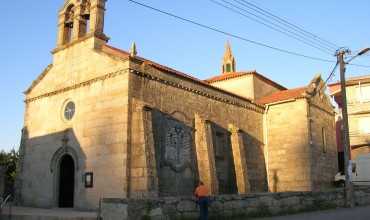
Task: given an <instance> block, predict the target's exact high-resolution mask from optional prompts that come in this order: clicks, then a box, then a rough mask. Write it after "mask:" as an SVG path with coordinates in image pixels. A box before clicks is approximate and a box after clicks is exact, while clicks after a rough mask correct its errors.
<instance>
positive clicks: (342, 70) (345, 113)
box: [336, 49, 354, 208]
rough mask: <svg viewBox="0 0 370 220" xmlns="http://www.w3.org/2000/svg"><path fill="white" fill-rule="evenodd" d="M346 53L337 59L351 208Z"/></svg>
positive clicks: (346, 199) (347, 186)
mask: <svg viewBox="0 0 370 220" xmlns="http://www.w3.org/2000/svg"><path fill="white" fill-rule="evenodd" d="M346 53H349V50H347V49H342V50H338V52H337V54H336V55H337V59H338V63H339V65H340V85H341V95H342V119H343V121H342V123H343V132H342V135H343V137H342V140H343V145H344V146H343V147H344V172H345V175H346V182H345V205H346V207H350V208H352V207H353V206H354V202H353V186H352V181H350V178H351V177H350V175H351V174H352V173H350V172H352V171H350V170H348V167H349V158H350V154H351V144H350V139H349V130H348V127H349V126H348V110H347V92H346V77H345V73H346V62H345V60H344V56H345V55H346Z"/></svg>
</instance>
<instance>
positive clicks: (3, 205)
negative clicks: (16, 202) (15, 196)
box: [0, 195, 13, 220]
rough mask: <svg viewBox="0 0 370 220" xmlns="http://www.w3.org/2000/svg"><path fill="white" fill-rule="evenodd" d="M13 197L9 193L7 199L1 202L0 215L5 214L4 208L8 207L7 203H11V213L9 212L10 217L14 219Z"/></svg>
mask: <svg viewBox="0 0 370 220" xmlns="http://www.w3.org/2000/svg"><path fill="white" fill-rule="evenodd" d="M11 198H12V195H8V196H7V197H5V199H4V200H3V201H1V204H0V217H1V215H2V214H3V210H4V208H5V207H6V205H7V204H9V213H8V219H9V220H11V219H12V206H13V204H12V202H11V201H10V199H11Z"/></svg>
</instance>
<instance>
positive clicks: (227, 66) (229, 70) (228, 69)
mask: <svg viewBox="0 0 370 220" xmlns="http://www.w3.org/2000/svg"><path fill="white" fill-rule="evenodd" d="M226 72H228V73H229V72H231V64H230V63H228V64H226Z"/></svg>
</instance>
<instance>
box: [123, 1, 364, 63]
mask: <svg viewBox="0 0 370 220" xmlns="http://www.w3.org/2000/svg"><path fill="white" fill-rule="evenodd" d="M128 1H129V2H131V3H134V4H136V5H139V6H142V7H144V8H147V9H151V10H153V11H156V12H159V13H161V14H164V15H167V16H170V17H173V18H176V19H178V20H181V21H183V22H187V23H190V24H193V25H196V26H198V27H201V28H203V29H207V30H211V31H213V32H217V33H219V34H223V35H226V36H229V37H232V38H235V39H239V40H241V41H245V42H248V43H251V44H254V45H257V46H260V47H265V48H269V49H272V50H275V51H278V52H281V53H285V54H289V55H293V56H298V57H303V58H307V59H311V60H315V61H320V62H326V63H334V62H336V61H335V60H329V59H324V58H320V57H315V56H310V55H305V54H303V53H299V52H295V51H291V50H287V49H283V48H279V47H274V46H271V45H268V44H265V43H262V42H259V41H254V40H250V39H247V38H245V37H242V36H239V35H236V34H232V33H229V32H226V31H223V30H220V29H218V28H215V27H211V26H208V25H205V24H202V23H199V22H196V21H194V20H190V19H187V18H184V17H181V16H178V15H175V14H172V13H170V12H166V11H163V10H161V9H158V8H154V7H152V6H150V5H146V4H144V3H141V2H137V1H135V0H128ZM348 65H351V66H357V67H364V68H370V66H367V65H361V64H348Z"/></svg>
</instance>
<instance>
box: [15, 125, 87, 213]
mask: <svg viewBox="0 0 370 220" xmlns="http://www.w3.org/2000/svg"><path fill="white" fill-rule="evenodd" d="M20 154H21V155H20V157H21V158H20V165H19V174H18V175H19V176H18V178H17V183H16V185H17V189H16V190H17V191H18V192H17V196H18V198H17V199H18V201H19V202H20V203H21V204H22V205H32V206H35V207H78V206H81V205H82V204H81V203H84V202H86V192H85V183H84V181H83V178H81V177H82V176H83V175H84V172H85V166H86V155H85V153H84V151H83V150H82V148H81V145H80V143H79V141H78V140H77V138H76V135H75V133H74V131H73V129H66V130H64V131H61V132H56V133H51V134H48V135H44V136H39V137H33V138H29V137H28V132H27V128H24V131H23V133H22V140H21V146H20ZM40 175H42V176H44V178H39V176H40ZM48 189H52V191H51V192H50V190H48ZM50 194H52V196H50ZM77 195H78V198H77ZM51 197H52V199H51V200H52V201H50V198H51ZM48 198H49V199H48Z"/></svg>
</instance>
